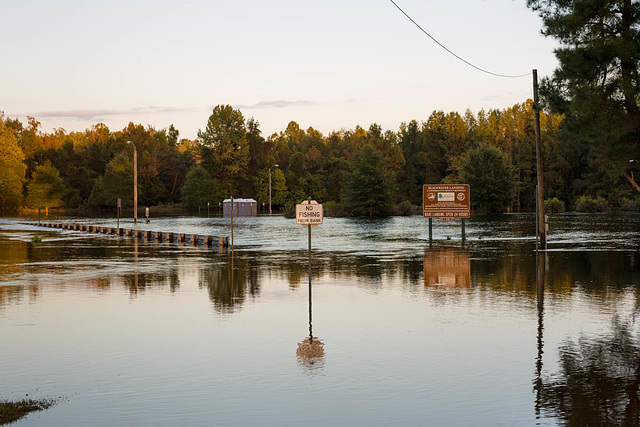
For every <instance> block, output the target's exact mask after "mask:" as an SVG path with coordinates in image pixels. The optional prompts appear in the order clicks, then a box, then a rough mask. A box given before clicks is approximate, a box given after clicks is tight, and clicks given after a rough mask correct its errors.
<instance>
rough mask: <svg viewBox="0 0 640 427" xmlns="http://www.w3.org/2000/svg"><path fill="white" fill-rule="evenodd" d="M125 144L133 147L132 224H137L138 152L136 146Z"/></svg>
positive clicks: (129, 142) (128, 142)
mask: <svg viewBox="0 0 640 427" xmlns="http://www.w3.org/2000/svg"><path fill="white" fill-rule="evenodd" d="M127 144H131V145H133V223H134V224H137V223H138V151H137V150H136V145H135V144H134V143H133V142H131V141H127Z"/></svg>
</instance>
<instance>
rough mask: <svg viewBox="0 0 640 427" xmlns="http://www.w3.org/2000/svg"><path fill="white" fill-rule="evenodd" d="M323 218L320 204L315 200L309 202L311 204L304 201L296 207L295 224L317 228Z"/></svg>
mask: <svg viewBox="0 0 640 427" xmlns="http://www.w3.org/2000/svg"><path fill="white" fill-rule="evenodd" d="M323 217H324V213H323V210H322V204H320V203H318V202H316V201H315V200H311V203H309V202H308V201H305V202H303V203H301V204H299V205H296V224H299V225H310V226H311V227H317V226H318V225H320V224H322V219H323Z"/></svg>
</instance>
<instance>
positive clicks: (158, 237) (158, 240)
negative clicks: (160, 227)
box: [154, 231, 162, 242]
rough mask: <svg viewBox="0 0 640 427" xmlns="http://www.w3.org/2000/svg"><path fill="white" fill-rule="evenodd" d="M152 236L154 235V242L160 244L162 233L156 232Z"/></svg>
mask: <svg viewBox="0 0 640 427" xmlns="http://www.w3.org/2000/svg"><path fill="white" fill-rule="evenodd" d="M154 234H155V239H156V241H157V242H162V231H156V232H155V233H154Z"/></svg>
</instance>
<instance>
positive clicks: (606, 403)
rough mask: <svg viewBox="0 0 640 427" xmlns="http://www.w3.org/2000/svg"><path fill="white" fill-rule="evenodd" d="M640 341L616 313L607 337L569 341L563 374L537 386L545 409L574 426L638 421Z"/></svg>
mask: <svg viewBox="0 0 640 427" xmlns="http://www.w3.org/2000/svg"><path fill="white" fill-rule="evenodd" d="M639 344H640V343H639V341H638V338H637V331H635V330H634V325H633V323H632V322H625V321H621V320H620V318H619V317H617V316H616V317H614V319H613V322H612V328H611V331H610V332H609V333H608V334H606V335H603V336H600V337H596V338H588V337H581V338H580V339H579V340H578V341H577V342H574V341H572V340H567V341H565V342H564V343H563V344H562V346H561V347H560V349H559V351H560V366H561V369H560V372H559V373H558V374H556V375H548V376H544V377H542V378H541V379H540V381H538V382H537V383H536V384H535V388H536V392H537V393H538V401H539V405H540V408H541V409H542V411H543V413H544V414H545V415H548V416H553V417H557V418H558V419H560V420H562V421H563V422H564V423H565V424H566V425H571V426H619V425H626V426H632V425H633V426H636V425H640V401H639V399H638V388H639V387H640V345H639Z"/></svg>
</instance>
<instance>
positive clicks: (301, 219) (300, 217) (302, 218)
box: [296, 197, 324, 342]
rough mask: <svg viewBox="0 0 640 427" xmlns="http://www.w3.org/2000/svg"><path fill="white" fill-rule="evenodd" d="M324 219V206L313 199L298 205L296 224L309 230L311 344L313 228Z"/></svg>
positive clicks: (310, 333) (311, 337) (310, 338)
mask: <svg viewBox="0 0 640 427" xmlns="http://www.w3.org/2000/svg"><path fill="white" fill-rule="evenodd" d="M323 218H324V211H323V209H322V204H320V203H318V202H316V201H315V200H311V197H309V199H308V200H307V203H304V202H302V203H300V204H298V205H296V224H299V225H302V226H306V227H307V229H308V230H309V342H312V341H313V331H312V329H311V318H312V314H311V228H313V227H317V226H319V225H320V224H322V221H323Z"/></svg>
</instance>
